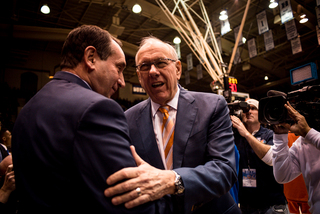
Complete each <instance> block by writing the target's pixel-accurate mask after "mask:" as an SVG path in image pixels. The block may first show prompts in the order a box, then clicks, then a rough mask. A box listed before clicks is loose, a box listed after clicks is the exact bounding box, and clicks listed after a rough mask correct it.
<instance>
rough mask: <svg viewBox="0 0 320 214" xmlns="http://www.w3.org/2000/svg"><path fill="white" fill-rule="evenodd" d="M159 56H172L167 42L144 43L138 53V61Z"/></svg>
mask: <svg viewBox="0 0 320 214" xmlns="http://www.w3.org/2000/svg"><path fill="white" fill-rule="evenodd" d="M157 58H172V53H171V51H170V48H169V46H168V45H167V44H165V43H162V42H158V41H152V42H148V43H146V44H144V45H143V46H142V47H141V48H140V49H139V50H138V52H137V54H136V63H138V62H139V61H141V60H155V59H157Z"/></svg>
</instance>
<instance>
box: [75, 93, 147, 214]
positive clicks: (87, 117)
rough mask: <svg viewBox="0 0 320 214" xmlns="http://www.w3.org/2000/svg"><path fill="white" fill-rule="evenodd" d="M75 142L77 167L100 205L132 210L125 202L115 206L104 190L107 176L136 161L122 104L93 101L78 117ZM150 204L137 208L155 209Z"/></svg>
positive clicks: (117, 210) (109, 209)
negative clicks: (122, 204) (80, 116)
mask: <svg viewBox="0 0 320 214" xmlns="http://www.w3.org/2000/svg"><path fill="white" fill-rule="evenodd" d="M74 142H75V144H74V153H73V155H74V161H75V162H76V163H77V165H76V169H77V170H78V172H79V176H81V179H82V180H83V182H84V183H85V184H86V185H87V187H88V189H87V191H88V192H89V194H91V195H92V197H93V198H94V200H96V201H97V203H99V206H102V207H104V208H105V210H108V211H109V212H110V211H111V210H113V209H114V212H112V211H111V212H110V213H131V212H132V210H131V211H130V210H128V209H126V208H125V207H124V206H113V205H112V204H111V202H110V199H109V198H106V197H105V196H104V194H103V191H104V190H105V189H106V188H108V185H107V184H106V179H107V178H108V176H110V175H111V174H113V173H114V172H116V171H118V170H120V169H122V168H124V167H134V166H136V163H135V161H134V158H133V156H132V154H131V151H130V138H129V131H128V125H127V122H126V119H125V116H124V113H123V110H122V109H121V107H120V106H119V105H118V104H117V103H116V102H115V101H113V100H111V99H104V100H101V101H98V102H94V103H92V104H91V105H90V106H88V108H87V109H86V111H85V112H84V113H83V115H82V118H80V120H79V121H78V128H77V135H76V139H75V141H74ZM150 209H153V207H152V206H151V205H150V204H146V205H143V206H141V207H138V208H136V211H138V210H139V212H143V213H151V212H150Z"/></svg>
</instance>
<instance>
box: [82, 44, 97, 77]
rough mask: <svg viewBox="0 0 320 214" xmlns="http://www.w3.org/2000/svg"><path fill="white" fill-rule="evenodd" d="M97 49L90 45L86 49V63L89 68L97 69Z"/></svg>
mask: <svg viewBox="0 0 320 214" xmlns="http://www.w3.org/2000/svg"><path fill="white" fill-rule="evenodd" d="M97 56H98V55H97V50H96V48H95V47H93V46H88V47H86V49H85V50H84V56H83V57H84V63H85V64H86V65H87V67H88V68H89V70H90V71H91V70H94V69H95V63H96V60H97V59H96V57H97Z"/></svg>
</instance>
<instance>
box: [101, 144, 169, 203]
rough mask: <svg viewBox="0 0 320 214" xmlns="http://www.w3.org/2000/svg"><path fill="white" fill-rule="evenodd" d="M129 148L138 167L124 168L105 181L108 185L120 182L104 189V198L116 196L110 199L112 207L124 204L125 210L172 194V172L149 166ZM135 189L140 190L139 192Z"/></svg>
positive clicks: (132, 147)
mask: <svg viewBox="0 0 320 214" xmlns="http://www.w3.org/2000/svg"><path fill="white" fill-rule="evenodd" d="M130 148H131V152H132V155H133V157H134V159H135V161H136V163H137V166H138V167H128V168H124V169H122V170H119V171H118V172H116V173H114V174H112V175H110V176H109V178H108V179H107V184H108V185H113V184H115V183H118V182H120V181H122V182H121V183H118V184H117V185H115V186H113V187H109V188H108V189H106V190H105V192H104V194H105V196H106V197H113V196H115V195H117V196H115V197H113V198H112V203H113V204H114V205H119V204H122V203H125V207H126V208H133V207H136V206H138V205H141V204H144V203H147V202H149V201H154V200H157V199H159V198H162V197H163V196H164V195H166V194H173V193H174V192H175V185H174V180H175V174H174V172H172V171H170V170H160V169H157V168H155V167H153V166H151V165H149V164H148V163H146V162H145V161H144V160H142V159H141V158H140V157H139V155H138V154H137V153H136V151H135V148H134V146H131V147H130ZM123 180H124V181H123ZM137 188H140V191H139V189H137ZM139 192H141V193H139Z"/></svg>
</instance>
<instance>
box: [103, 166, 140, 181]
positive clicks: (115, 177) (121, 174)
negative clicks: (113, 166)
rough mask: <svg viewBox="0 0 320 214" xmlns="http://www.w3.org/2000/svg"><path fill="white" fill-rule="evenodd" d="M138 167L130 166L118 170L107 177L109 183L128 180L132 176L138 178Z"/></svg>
mask: <svg viewBox="0 0 320 214" xmlns="http://www.w3.org/2000/svg"><path fill="white" fill-rule="evenodd" d="M138 170H139V169H138V168H136V167H128V168H124V169H121V170H119V171H118V172H115V173H113V174H112V175H110V176H109V177H108V179H107V184H108V185H113V184H115V183H117V182H119V181H121V180H125V179H126V180H127V179H130V178H136V177H138V176H139V172H138Z"/></svg>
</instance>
